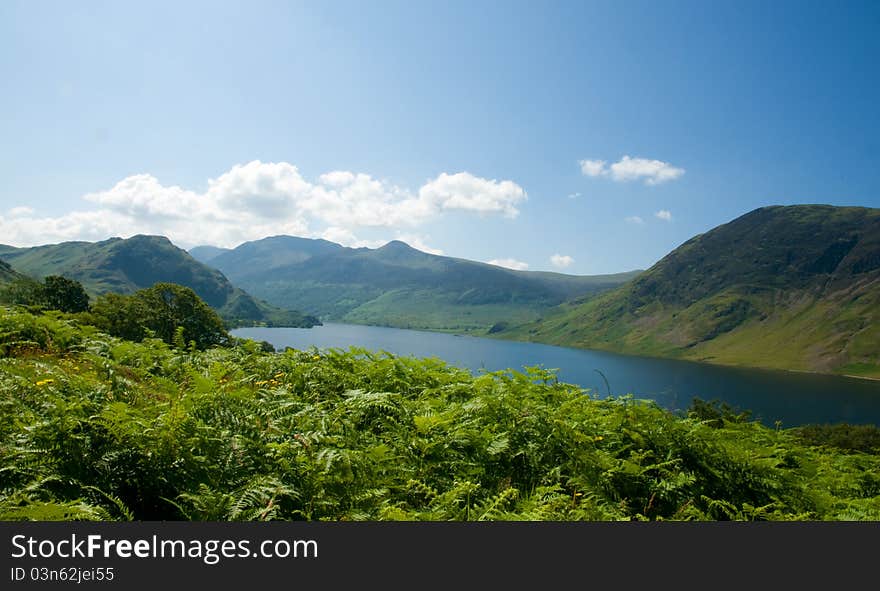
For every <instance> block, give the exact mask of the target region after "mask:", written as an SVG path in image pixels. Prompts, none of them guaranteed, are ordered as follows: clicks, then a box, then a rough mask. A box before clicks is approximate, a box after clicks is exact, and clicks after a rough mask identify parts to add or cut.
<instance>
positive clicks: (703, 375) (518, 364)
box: [232, 324, 880, 427]
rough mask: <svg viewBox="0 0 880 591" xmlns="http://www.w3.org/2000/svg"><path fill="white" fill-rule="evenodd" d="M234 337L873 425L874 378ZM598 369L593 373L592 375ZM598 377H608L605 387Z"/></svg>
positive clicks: (453, 341)
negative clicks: (429, 360) (536, 369)
mask: <svg viewBox="0 0 880 591" xmlns="http://www.w3.org/2000/svg"><path fill="white" fill-rule="evenodd" d="M232 334H234V335H235V336H238V337H243V338H250V339H254V340H258V341H268V342H270V343H272V344H273V345H274V346H275V348H276V349H278V350H279V351H280V350H283V349H284V348H285V347H293V348H294V349H308V348H310V347H312V346H314V347H317V348H319V349H331V348H338V349H348V348H349V347H352V346H356V347H364V348H366V349H371V350H374V351H387V352H389V353H393V354H395V355H401V356H414V357H437V358H440V359H443V360H444V361H446V362H447V363H449V364H450V365H455V366H458V367H462V368H467V369H470V370H471V371H472V372H474V373H477V372H480V371H483V370H486V371H496V370H503V369H509V368H512V369H517V370H521V369H522V368H523V367H524V366H535V365H538V366H543V367H545V368H548V369H558V372H557V375H558V376H559V379H560V381H564V382H569V383H572V384H577V385H579V386H581V387H582V388H588V389H590V390H591V391H592V392H594V393H596V394H598V395H599V396H600V397H604V396H607V395H608V393H609V386H610V392H611V394H613V395H615V396H620V395H623V394H633V395H634V396H635V397H636V398H649V399H653V400H655V401H656V402H657V403H658V404H659V405H661V406H663V407H665V408H668V409H670V410H673V411H680V410H683V409H686V408H687V407H688V406H689V405H690V403H691V400H692V399H693V398H694V397H695V396H696V397H699V398H702V399H704V400H712V399H718V400H723V401H725V402H727V403H728V404H730V405H731V406H734V407H736V408H739V409H742V410H750V411H752V416H753V418H755V419H759V420H760V421H761V422H763V423H764V424H767V425H771V426H772V425H774V424H775V422H776V421H780V422H781V423H782V426H783V427H793V426H797V425H803V424H808V423H842V422H847V423H850V424H878V425H880V381H874V380H862V379H857V378H846V377H841V376H826V375H817V374H806V373H797V372H786V371H776V370H762V369H746V368H736V367H724V366H718V365H710V364H705V363H697V362H692V361H679V360H670V359H657V358H651V357H638V356H634V355H620V354H616V353H606V352H602V351H591V350H584V349H571V348H568V347H556V346H552V345H542V344H538V343H520V342H514V341H502V340H496V339H487V338H480V337H472V336H459V335H452V334H446V333H436V332H426V331H418V330H405V329H398V328H385V327H379V326H362V325H354V324H325V325H323V326H316V327H314V328H240V329H236V330H233V331H232ZM597 370H598V371H597ZM599 372H601V373H602V374H604V376H605V378H607V380H608V384H607V385H606V383H605V380H604V379H603V378H602V375H600V374H599Z"/></svg>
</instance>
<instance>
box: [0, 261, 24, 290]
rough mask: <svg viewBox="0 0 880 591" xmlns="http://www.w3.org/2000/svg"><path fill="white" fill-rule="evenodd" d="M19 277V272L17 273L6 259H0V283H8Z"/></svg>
mask: <svg viewBox="0 0 880 591" xmlns="http://www.w3.org/2000/svg"><path fill="white" fill-rule="evenodd" d="M21 277H22V275H21V273H18V272H17V271H16V270H15V269H13V268H12V266H11V265H10V264H9V263H7V262H6V261H0V284H3V283H8V282H10V281H13V280H15V279H19V278H21Z"/></svg>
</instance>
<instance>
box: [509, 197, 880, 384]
mask: <svg viewBox="0 0 880 591" xmlns="http://www.w3.org/2000/svg"><path fill="white" fill-rule="evenodd" d="M501 336H507V337H510V338H519V339H527V340H535V341H541V342H549V343H555V344H562V345H569V346H578V347H587V348H598V349H607V350H612V351H621V352H630V353H640V354H647V355H660V356H671V357H682V358H686V359H694V360H701V361H710V362H716V363H727V364H736V365H749V366H756V367H768V368H780V369H794V370H804V371H820V372H835V373H844V374H853V375H863V376H873V377H880V210H877V209H868V208H859V207H832V206H823V205H803V206H789V207H765V208H761V209H758V210H755V211H753V212H751V213H748V214H746V215H744V216H742V217H740V218H737V219H736V220H733V221H732V222H730V223H728V224H724V225H722V226H719V227H718V228H715V229H713V230H711V231H710V232H707V233H705V234H702V235H699V236H696V237H694V238H692V239H691V240H689V241H687V242H686V243H684V244H683V245H682V246H681V247H679V248H677V249H676V250H674V251H673V252H671V253H670V254H669V255H667V256H666V257H664V258H663V259H662V260H661V261H660V262H658V263H657V264H656V265H654V266H653V267H652V268H651V269H649V270H648V271H646V272H644V273H643V274H642V275H640V276H639V277H638V278H636V279H635V280H634V281H633V282H631V283H629V284H627V285H625V286H623V287H621V288H619V289H617V290H615V291H613V292H610V293H607V294H603V295H602V296H600V297H598V298H595V299H591V300H589V301H575V302H571V303H568V304H565V305H563V306H560V307H559V308H557V309H556V310H554V312H553V313H552V314H549V315H548V316H547V317H546V318H544V319H543V320H542V321H540V322H534V323H529V324H526V325H523V326H520V327H516V328H514V329H512V330H509V331H506V332H502V333H501Z"/></svg>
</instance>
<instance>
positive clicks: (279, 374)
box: [274, 371, 284, 379]
mask: <svg viewBox="0 0 880 591" xmlns="http://www.w3.org/2000/svg"><path fill="white" fill-rule="evenodd" d="M274 377H275V378H276V379H277V378H281V377H284V372H283V371H282V372H281V373H276V374H275V376H274Z"/></svg>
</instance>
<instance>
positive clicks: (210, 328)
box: [92, 283, 231, 349]
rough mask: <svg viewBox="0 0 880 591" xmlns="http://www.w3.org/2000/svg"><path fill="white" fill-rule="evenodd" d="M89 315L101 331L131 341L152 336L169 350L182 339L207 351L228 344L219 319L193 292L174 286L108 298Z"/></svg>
mask: <svg viewBox="0 0 880 591" xmlns="http://www.w3.org/2000/svg"><path fill="white" fill-rule="evenodd" d="M92 311H93V313H94V315H95V323H96V324H97V325H98V326H99V327H100V328H102V329H103V330H106V331H107V332H109V333H110V334H112V335H115V336H118V337H121V338H124V339H129V340H132V341H140V340H142V339H143V338H144V337H146V336H148V335H149V334H150V333H152V334H154V335H155V336H156V337H157V338H160V339H162V340H163V341H165V342H166V343H168V344H169V345H172V346H179V344H180V341H181V339H182V340H183V343H189V342H190V341H193V342H195V344H196V347H198V348H199V349H206V348H208V347H212V346H214V345H226V344H228V343H229V342H230V340H231V337H230V336H229V333H227V332H226V327H225V326H224V325H223V320H222V319H221V318H220V316H218V315H217V313H216V312H215V311H214V310H213V309H212V308H211V307H210V306H208V304H206V303H205V302H204V301H203V300H202V299H201V298H200V297H199V296H198V295H196V293H195V292H194V291H193V290H192V289H190V288H188V287H184V286H182V285H177V284H174V283H157V284H155V285H154V286H153V287H148V288H146V289H141V290H139V291H137V292H135V293H134V294H132V295H130V296H122V295H118V294H107V295H105V296H102V297H101V298H99V299H98V301H97V302H95V305H94V306H92Z"/></svg>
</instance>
